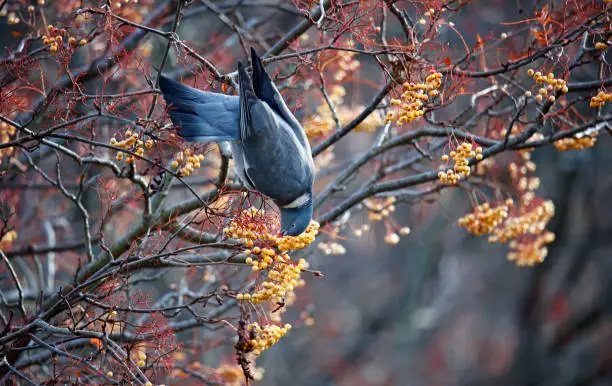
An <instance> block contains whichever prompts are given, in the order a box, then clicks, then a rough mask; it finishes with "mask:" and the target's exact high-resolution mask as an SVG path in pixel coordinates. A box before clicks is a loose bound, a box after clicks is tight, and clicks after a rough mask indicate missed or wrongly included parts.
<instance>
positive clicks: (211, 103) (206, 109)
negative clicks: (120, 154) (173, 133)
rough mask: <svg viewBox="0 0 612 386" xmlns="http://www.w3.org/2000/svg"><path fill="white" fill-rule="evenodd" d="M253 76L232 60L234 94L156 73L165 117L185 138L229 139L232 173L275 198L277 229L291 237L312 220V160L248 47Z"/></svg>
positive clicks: (302, 135) (301, 134) (300, 132)
mask: <svg viewBox="0 0 612 386" xmlns="http://www.w3.org/2000/svg"><path fill="white" fill-rule="evenodd" d="M251 59H252V63H253V80H252V82H251V79H250V78H249V75H248V74H247V72H246V70H245V68H244V65H243V64H242V62H238V85H239V96H229V95H224V94H218V93H211V92H206V91H200V90H197V89H194V88H192V87H188V86H185V85H183V84H181V83H178V82H176V81H173V80H171V79H168V78H166V77H163V76H162V77H160V82H159V86H160V89H161V91H162V93H163V95H164V99H165V100H166V103H167V104H168V105H169V106H170V107H169V113H170V118H171V119H172V121H173V123H174V124H175V125H176V126H179V134H180V135H181V136H182V137H183V138H185V139H186V140H187V141H190V142H218V141H230V147H231V150H232V157H233V158H234V162H235V165H236V169H237V172H238V175H239V177H240V179H241V180H242V182H243V183H244V184H245V186H247V187H248V188H250V189H252V190H257V191H259V192H261V193H263V194H264V195H266V196H268V197H270V198H271V199H273V200H274V201H275V203H276V204H277V205H278V207H279V209H280V215H281V233H282V234H284V235H290V236H297V235H299V234H301V233H302V232H303V231H304V230H305V229H306V228H307V227H308V224H309V223H310V220H311V219H312V186H313V183H314V174H315V172H314V163H313V160H312V153H311V150H310V144H309V143H308V139H307V138H306V134H305V133H304V129H303V128H302V126H301V125H300V123H299V122H298V121H297V119H296V118H295V116H294V115H293V114H292V113H291V110H289V108H288V107H287V105H286V104H285V102H284V100H283V98H282V96H281V95H280V93H279V91H278V89H277V88H276V86H275V85H274V83H273V82H272V80H271V79H270V77H269V76H268V74H267V73H266V71H265V69H264V67H263V63H262V62H261V59H260V58H259V56H258V55H257V53H256V52H255V50H254V49H251Z"/></svg>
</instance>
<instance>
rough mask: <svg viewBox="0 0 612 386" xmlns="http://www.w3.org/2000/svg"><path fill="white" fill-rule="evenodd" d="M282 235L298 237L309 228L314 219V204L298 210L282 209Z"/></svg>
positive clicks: (309, 203)
mask: <svg viewBox="0 0 612 386" xmlns="http://www.w3.org/2000/svg"><path fill="white" fill-rule="evenodd" d="M280 216H281V234H282V235H283V236H298V235H300V234H302V232H304V231H305V230H306V228H308V225H309V224H310V220H311V219H312V202H311V201H309V202H308V203H306V204H305V205H303V206H300V207H297V208H280Z"/></svg>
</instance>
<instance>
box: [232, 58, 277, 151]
mask: <svg viewBox="0 0 612 386" xmlns="http://www.w3.org/2000/svg"><path fill="white" fill-rule="evenodd" d="M238 86H239V87H240V140H241V141H242V142H249V141H253V139H254V138H255V137H262V136H269V135H271V134H272V133H273V132H275V131H276V130H278V127H279V125H280V122H279V120H278V116H277V115H276V114H274V112H273V111H272V109H271V108H270V106H268V104H267V103H265V102H263V101H261V100H260V99H259V98H257V96H256V95H255V92H254V91H253V86H252V85H251V78H249V75H248V74H247V72H246V70H245V68H244V64H242V62H238Z"/></svg>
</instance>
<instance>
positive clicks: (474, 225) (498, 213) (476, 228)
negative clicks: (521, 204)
mask: <svg viewBox="0 0 612 386" xmlns="http://www.w3.org/2000/svg"><path fill="white" fill-rule="evenodd" d="M512 205H513V202H512V200H511V199H508V200H506V202H505V203H504V204H502V205H498V206H496V207H493V208H492V207H491V205H490V204H489V203H488V202H485V203H484V204H481V205H478V206H477V207H476V209H474V212H473V213H468V214H466V215H465V216H463V217H461V218H460V219H459V222H458V223H459V226H461V227H464V228H466V229H467V230H468V232H470V233H472V234H475V235H476V236H482V235H485V234H489V233H491V232H493V230H494V229H495V228H497V227H498V226H499V225H500V224H501V223H502V222H503V221H504V220H505V219H506V218H507V217H508V208H509V207H510V206H512Z"/></svg>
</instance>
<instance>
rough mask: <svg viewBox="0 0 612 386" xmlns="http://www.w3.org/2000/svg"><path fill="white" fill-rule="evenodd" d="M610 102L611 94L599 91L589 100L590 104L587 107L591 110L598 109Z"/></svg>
mask: <svg viewBox="0 0 612 386" xmlns="http://www.w3.org/2000/svg"><path fill="white" fill-rule="evenodd" d="M610 101H612V93H609V92H605V91H600V92H599V93H598V94H597V95H595V96H594V97H592V98H591V103H590V104H589V105H590V106H591V107H592V108H598V107H602V106H603V105H605V104H606V102H610Z"/></svg>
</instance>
